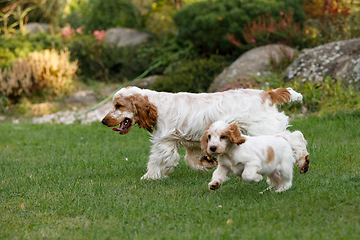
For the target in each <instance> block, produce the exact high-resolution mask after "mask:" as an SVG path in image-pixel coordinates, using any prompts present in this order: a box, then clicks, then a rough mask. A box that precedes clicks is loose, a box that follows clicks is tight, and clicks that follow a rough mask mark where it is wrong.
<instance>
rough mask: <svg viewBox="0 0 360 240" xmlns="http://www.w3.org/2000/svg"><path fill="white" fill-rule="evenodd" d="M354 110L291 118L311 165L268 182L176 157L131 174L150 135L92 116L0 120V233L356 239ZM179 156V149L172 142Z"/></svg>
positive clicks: (358, 136)
mask: <svg viewBox="0 0 360 240" xmlns="http://www.w3.org/2000/svg"><path fill="white" fill-rule="evenodd" d="M359 117H360V113H359V112H357V113H352V114H339V115H336V116H327V117H315V116H313V117H309V118H308V119H298V120H295V121H292V125H293V127H292V129H298V130H301V131H302V132H303V133H304V135H305V137H306V139H307V140H308V151H309V152H310V160H311V165H310V171H309V172H308V173H306V174H299V172H298V171H297V169H296V168H295V167H294V172H295V175H294V180H293V187H292V188H291V189H290V190H288V191H286V192H284V193H274V192H270V191H267V192H265V193H264V194H262V195H261V194H259V192H260V191H262V190H263V189H265V188H266V187H267V186H266V182H265V180H263V181H261V182H260V183H258V184H256V185H249V184H247V183H245V182H243V181H242V180H239V179H238V178H235V176H231V180H230V181H228V182H226V183H224V184H223V185H222V187H221V188H220V189H219V190H217V191H215V192H212V191H210V190H208V188H207V184H208V182H209V181H210V179H211V174H212V171H210V172H196V171H193V170H191V169H190V168H189V167H188V166H187V165H186V164H185V163H184V161H183V160H181V161H180V164H179V165H178V166H177V167H176V168H175V171H174V173H172V174H171V175H170V176H169V177H168V178H166V179H163V180H158V181H140V177H141V176H142V175H143V174H144V173H145V172H146V163H147V158H148V155H149V151H150V141H149V137H148V135H147V133H146V132H145V130H141V129H137V128H134V129H133V130H131V131H130V133H129V134H127V135H125V136H120V135H119V134H117V133H115V132H113V131H111V129H109V128H106V127H104V126H102V125H101V124H100V123H96V124H92V125H87V126H86V125H85V126H84V125H33V124H18V125H13V124H10V123H2V124H0V239H40V238H45V239H58V238H60V239H207V240H209V239H230V238H233V239H262V240H263V239H276V240H279V239H359V237H360V209H359V203H360V123H359ZM181 154H182V156H183V155H184V151H181Z"/></svg>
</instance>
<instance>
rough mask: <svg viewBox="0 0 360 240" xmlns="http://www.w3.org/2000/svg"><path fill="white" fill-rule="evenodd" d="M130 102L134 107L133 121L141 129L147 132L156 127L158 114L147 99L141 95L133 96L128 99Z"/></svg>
mask: <svg viewBox="0 0 360 240" xmlns="http://www.w3.org/2000/svg"><path fill="white" fill-rule="evenodd" d="M129 99H130V102H131V103H132V104H133V106H134V107H135V120H136V123H137V124H138V125H139V127H141V128H145V129H146V130H148V131H149V132H152V131H153V130H152V129H151V128H152V127H153V126H155V125H156V122H157V118H158V113H157V108H156V106H155V105H154V104H152V103H151V102H150V101H149V99H148V97H147V96H145V97H143V96H142V95H141V94H135V95H133V96H130V97H129Z"/></svg>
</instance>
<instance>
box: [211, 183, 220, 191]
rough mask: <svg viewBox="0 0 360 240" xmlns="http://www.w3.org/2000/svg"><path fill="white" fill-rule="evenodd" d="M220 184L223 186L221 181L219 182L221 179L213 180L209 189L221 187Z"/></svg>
mask: <svg viewBox="0 0 360 240" xmlns="http://www.w3.org/2000/svg"><path fill="white" fill-rule="evenodd" d="M220 186H221V182H219V181H212V182H211V183H209V189H210V190H212V191H215V190H216V189H219V188H220Z"/></svg>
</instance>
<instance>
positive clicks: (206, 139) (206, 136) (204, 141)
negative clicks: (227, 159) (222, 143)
mask: <svg viewBox="0 0 360 240" xmlns="http://www.w3.org/2000/svg"><path fill="white" fill-rule="evenodd" d="M208 142H209V133H208V131H205V133H204V135H203V136H202V138H201V149H202V150H204V152H205V155H206V156H207V158H208V159H212V156H210V155H209V153H208V152H207V151H206V149H207V145H208Z"/></svg>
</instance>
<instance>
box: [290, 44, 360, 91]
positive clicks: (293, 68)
mask: <svg viewBox="0 0 360 240" xmlns="http://www.w3.org/2000/svg"><path fill="white" fill-rule="evenodd" d="M327 76H330V77H332V78H336V79H340V80H342V81H344V82H345V83H347V84H349V85H354V86H356V85H358V83H359V81H360V38H358V39H351V40H345V41H339V42H332V43H327V44H325V45H321V46H318V47H316V48H312V49H309V50H307V51H306V52H305V53H303V54H301V55H300V56H299V57H298V58H296V59H295V61H294V62H293V63H292V64H290V66H289V67H288V68H287V69H286V71H285V73H284V78H285V79H287V80H293V79H294V78H297V79H299V80H301V81H304V82H305V81H310V82H319V81H323V80H324V79H325V78H326V77H327Z"/></svg>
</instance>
